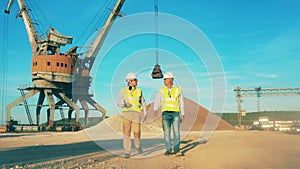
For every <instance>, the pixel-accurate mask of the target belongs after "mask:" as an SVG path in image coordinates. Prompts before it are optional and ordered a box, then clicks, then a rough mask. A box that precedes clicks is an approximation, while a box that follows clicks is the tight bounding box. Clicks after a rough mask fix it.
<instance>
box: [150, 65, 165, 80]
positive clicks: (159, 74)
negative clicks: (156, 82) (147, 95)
mask: <svg viewBox="0 0 300 169" xmlns="http://www.w3.org/2000/svg"><path fill="white" fill-rule="evenodd" d="M151 76H152V79H161V78H163V77H164V75H163V74H162V71H161V69H160V65H159V64H156V65H154V69H153V71H152V73H151Z"/></svg>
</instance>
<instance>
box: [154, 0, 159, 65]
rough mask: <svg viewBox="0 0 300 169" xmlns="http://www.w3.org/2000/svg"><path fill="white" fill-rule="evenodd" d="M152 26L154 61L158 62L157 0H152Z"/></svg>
mask: <svg viewBox="0 0 300 169" xmlns="http://www.w3.org/2000/svg"><path fill="white" fill-rule="evenodd" d="M154 12H155V15H154V26H155V63H156V64H158V59H159V53H158V0H154Z"/></svg>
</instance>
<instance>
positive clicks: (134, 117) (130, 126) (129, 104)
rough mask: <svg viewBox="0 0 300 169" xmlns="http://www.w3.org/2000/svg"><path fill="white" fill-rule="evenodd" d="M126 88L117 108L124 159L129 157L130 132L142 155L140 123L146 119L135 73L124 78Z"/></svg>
mask: <svg viewBox="0 0 300 169" xmlns="http://www.w3.org/2000/svg"><path fill="white" fill-rule="evenodd" d="M126 82H127V86H126V87H124V88H122V89H121V91H120V95H119V99H118V106H119V107H121V108H122V115H123V147H124V151H125V158H129V157H130V152H131V137H130V134H131V131H132V132H133V135H134V144H135V148H136V149H137V151H138V153H139V154H143V151H142V148H141V142H140V137H141V122H142V121H144V120H145V118H146V114H147V111H146V102H145V99H144V96H143V93H142V90H141V89H140V88H138V87H137V85H138V79H137V77H136V74H135V73H128V74H127V76H126Z"/></svg>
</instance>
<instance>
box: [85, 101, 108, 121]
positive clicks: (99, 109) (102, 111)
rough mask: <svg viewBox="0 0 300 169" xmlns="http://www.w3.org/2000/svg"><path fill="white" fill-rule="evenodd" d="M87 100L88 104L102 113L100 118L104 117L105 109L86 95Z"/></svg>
mask: <svg viewBox="0 0 300 169" xmlns="http://www.w3.org/2000/svg"><path fill="white" fill-rule="evenodd" d="M86 100H87V102H88V103H89V104H91V105H92V106H93V107H95V109H97V110H98V111H100V112H101V113H102V119H105V117H106V110H105V109H104V108H103V107H101V106H100V105H99V104H98V103H97V102H96V101H95V100H93V99H92V98H90V97H88V98H86Z"/></svg>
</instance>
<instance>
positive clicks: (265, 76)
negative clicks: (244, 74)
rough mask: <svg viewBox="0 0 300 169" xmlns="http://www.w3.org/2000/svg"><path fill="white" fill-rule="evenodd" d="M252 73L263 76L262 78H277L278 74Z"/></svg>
mask: <svg viewBox="0 0 300 169" xmlns="http://www.w3.org/2000/svg"><path fill="white" fill-rule="evenodd" d="M254 75H255V76H259V77H264V78H270V79H276V78H278V75H276V74H264V73H254Z"/></svg>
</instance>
